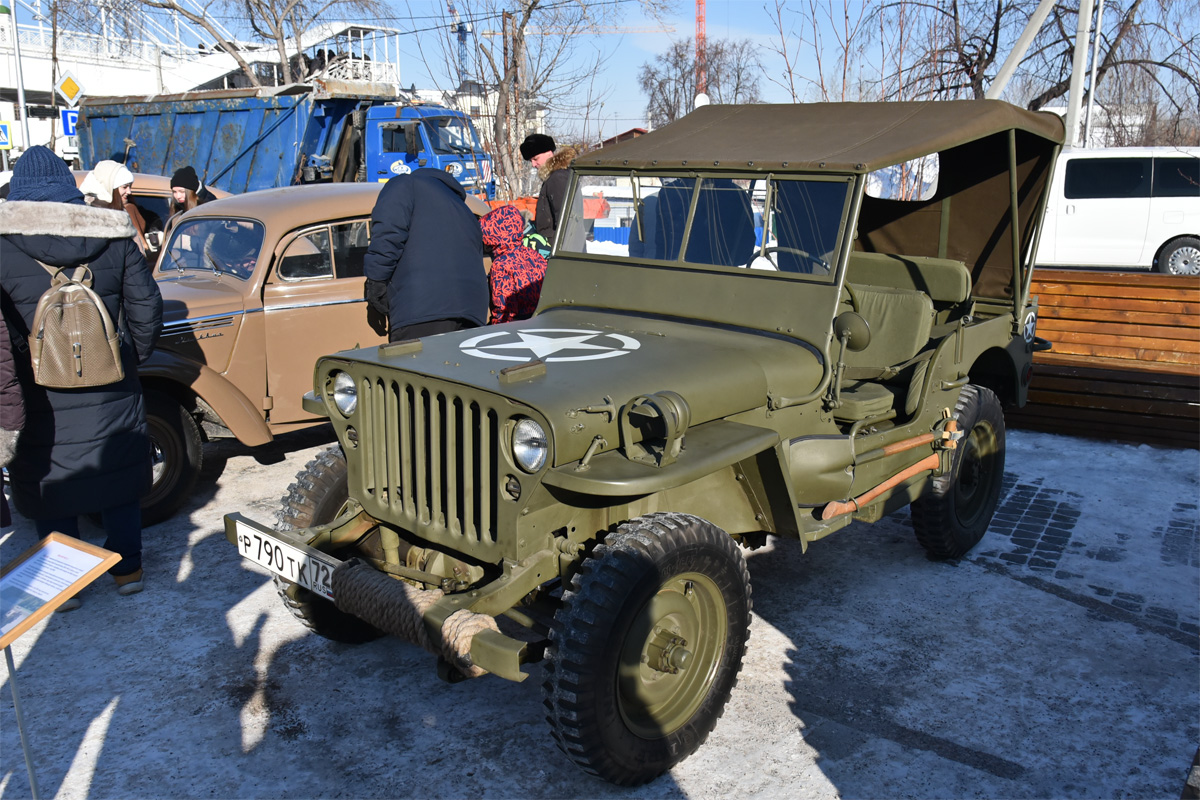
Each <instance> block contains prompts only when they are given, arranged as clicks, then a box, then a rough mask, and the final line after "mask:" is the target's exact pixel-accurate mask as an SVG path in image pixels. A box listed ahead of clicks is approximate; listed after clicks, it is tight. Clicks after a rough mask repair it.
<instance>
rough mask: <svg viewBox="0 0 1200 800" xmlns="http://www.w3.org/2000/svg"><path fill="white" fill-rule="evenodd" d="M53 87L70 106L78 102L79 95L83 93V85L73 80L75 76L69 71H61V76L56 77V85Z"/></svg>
mask: <svg viewBox="0 0 1200 800" xmlns="http://www.w3.org/2000/svg"><path fill="white" fill-rule="evenodd" d="M54 88H55V89H57V90H58V93H59V94H60V95H61V96H62V98H63V99H64V100H66V101H67V103H68V104H69V105H72V106H73V105H75V104H76V103H78V102H79V96H80V95H81V94H83V87H82V86H80V85H79V82H78V81H76V80H75V76H74V75H72V74H71V73H69V72H64V73H63V76H62V77H61V78H59V79H58V85H57V86H55V87H54Z"/></svg>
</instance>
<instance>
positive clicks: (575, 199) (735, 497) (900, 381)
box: [226, 101, 1063, 784]
mask: <svg viewBox="0 0 1200 800" xmlns="http://www.w3.org/2000/svg"><path fill="white" fill-rule="evenodd" d="M1062 137H1063V126H1062V123H1061V121H1060V120H1059V118H1058V117H1056V116H1054V115H1050V114H1038V113H1029V112H1025V111H1022V110H1020V109H1017V108H1015V107H1013V106H1010V105H1007V104H1004V103H1001V102H998V101H961V102H958V101H956V102H942V103H887V104H815V105H789V106H769V105H758V106H744V107H735V106H708V107H705V108H701V109H699V110H697V111H696V112H694V113H692V114H690V115H688V116H687V117H685V118H684V119H682V120H680V121H678V122H676V123H674V124H671V125H669V126H666V127H664V128H662V129H661V130H658V131H655V132H653V133H650V134H647V135H645V136H642V137H640V138H638V139H634V140H632V141H629V142H626V143H623V144H620V145H617V146H615V147H611V148H604V149H603V150H600V151H597V152H595V153H589V154H587V155H584V156H582V157H580V158H579V159H578V160H577V161H576V162H575V164H574V177H573V188H572V190H571V192H569V195H568V196H569V197H571V198H572V199H571V200H569V201H568V208H567V209H566V217H567V218H566V221H565V223H564V224H563V225H562V227H561V228H560V230H559V236H558V241H557V242H556V243H555V251H554V255H553V257H552V258H551V259H550V265H549V268H548V270H547V272H546V277H545V281H544V284H543V286H542V292H541V300H540V304H539V306H538V310H537V313H536V315H535V316H534V317H533V318H532V319H528V320H524V321H520V322H515V323H509V324H505V325H499V326H495V327H488V328H479V329H474V330H468V331H462V332H458V333H451V334H444V335H441V336H434V337H430V338H426V339H423V340H420V341H411V342H399V343H395V344H389V345H382V346H379V347H373V348H369V349H363V350H355V351H349V352H343V353H337V354H334V355H330V356H326V357H324V358H322V359H321V360H320V361H319V362H318V363H317V366H316V371H315V375H314V391H313V393H312V394H310V395H307V396H306V399H305V407H306V408H308V409H310V410H312V411H313V412H314V413H321V414H324V415H326V416H327V417H328V418H329V419H330V421H331V422H332V423H333V427H334V429H335V430H336V432H337V435H338V440H339V446H338V447H334V448H331V449H328V450H326V451H324V452H322V453H321V454H320V456H319V457H318V458H316V459H315V460H314V461H312V462H311V463H310V464H309V465H308V467H307V468H306V469H305V471H304V472H302V473H301V474H300V475H299V476H298V478H297V480H296V482H295V484H293V486H292V487H291V488H290V490H289V493H288V496H287V497H286V498H285V499H284V508H283V510H282V513H281V516H280V524H279V525H278V527H277V528H276V529H271V528H268V527H266V526H263V525H261V524H258V523H254V522H252V521H250V520H248V519H246V518H245V517H243V516H241V515H239V514H231V515H229V516H227V517H226V534H227V536H228V538H229V539H230V541H231V542H233V543H235V544H236V545H237V546H238V548H239V552H240V553H241V554H242V555H243V556H245V557H246V558H249V559H251V560H254V561H255V562H257V563H259V564H261V565H264V566H266V567H267V568H268V569H269V570H270V571H272V572H273V573H274V574H275V575H276V576H277V577H276V581H277V583H278V586H279V589H280V592H281V594H282V596H283V599H284V601H285V602H286V603H287V605H288V607H289V608H290V609H291V610H292V612H293V613H294V614H295V615H296V616H297V617H298V618H299V619H300V620H301V621H302V622H304V623H305V624H306V625H308V626H309V627H310V628H312V629H313V630H315V631H316V632H317V633H319V634H321V635H323V636H327V637H329V638H331V639H336V640H338V641H343V642H355V641H364V640H367V639H371V638H374V637H377V636H379V635H381V634H384V633H390V634H393V635H396V636H400V637H403V638H405V639H408V640H410V641H413V642H417V643H419V644H421V645H422V646H424V647H425V648H427V649H429V650H430V651H432V652H433V653H435V654H437V655H438V656H439V670H440V673H441V674H442V675H443V677H446V678H447V679H450V680H457V679H462V678H465V677H475V676H478V675H482V674H484V673H486V672H492V673H495V674H496V675H499V676H501V677H504V678H508V679H510V680H514V681H520V680H524V679H525V678H526V677H527V676H528V674H529V673H528V672H527V671H526V666H527V665H528V664H530V663H532V662H536V661H544V667H543V669H542V673H543V685H544V692H545V705H546V708H547V720H548V721H549V723H550V728H551V732H552V734H553V736H554V738H555V739H556V741H557V743H558V745H559V747H560V748H561V749H562V750H563V752H564V753H566V755H567V756H568V757H570V758H571V759H572V760H573V761H574V762H575V763H576V764H578V765H579V766H580V767H582V768H583V769H585V770H587V771H589V772H591V773H593V774H596V775H599V776H600V777H602V778H605V779H607V780H610V781H613V782H615V783H620V784H637V783H641V782H644V781H647V780H650V779H652V778H654V777H655V776H657V775H659V774H661V773H662V772H663V771H665V770H667V769H669V768H670V767H671V766H672V765H674V764H676V763H678V762H679V761H680V760H682V759H683V758H685V757H687V756H688V755H689V754H690V753H692V752H693V751H695V749H696V748H697V747H698V746H699V745H700V744H701V743H702V742H703V741H704V739H705V737H706V736H707V735H708V733H709V732H710V731H711V730H712V729H713V727H714V726H715V724H716V722H717V719H718V718H719V717H720V715H721V713H722V711H723V709H724V707H725V704H726V701H727V700H728V699H729V697H730V693H731V691H732V689H733V687H734V685H735V683H736V680H737V675H738V671H739V669H740V667H741V663H742V657H743V653H744V650H745V646H746V640H747V636H748V630H749V624H750V608H751V604H750V582H749V574H748V572H747V570H746V564H745V561H744V559H743V556H742V552H741V549H740V548H741V547H747V548H754V547H757V546H760V545H762V544H763V543H764V542H765V540H766V536H767V535H768V534H773V535H775V536H777V537H781V538H791V539H799V540H800V545H801V547H804V548H807V547H808V545H809V544H810V543H811V542H815V541H816V540H818V539H821V538H823V537H825V536H827V535H829V534H830V533H833V532H834V531H837V530H839V529H841V528H844V527H846V526H848V525H850V524H851V523H853V522H855V521H862V522H874V521H876V520H878V519H880V518H881V517H883V516H884V515H886V514H890V513H892V512H894V511H896V510H898V509H901V508H903V507H905V506H909V505H911V509H912V510H911V514H912V522H913V527H914V529H915V531H916V538H917V541H918V542H919V543H920V544H921V546H923V547H924V548H925V549H926V550H927V551H928V552H929V553H930V554H931V555H932V556H934V557H937V558H958V557H961V556H962V555H964V554H965V553H966V552H967V551H969V550H970V549H971V548H972V547H973V546H974V545H975V544H976V543H977V542H978V541H979V540H980V538H981V537H982V536H983V534H984V532H985V531H986V530H987V528H988V525H989V523H990V521H991V518H992V514H993V512H994V510H995V508H996V505H997V502H998V500H999V496H1000V488H1001V479H1002V475H1003V469H1004V415H1003V411H1002V407H1003V406H1004V405H1006V404H1007V405H1020V404H1022V403H1024V401H1025V396H1026V392H1027V389H1028V386H1029V380H1030V375H1031V372H1032V368H1031V356H1032V353H1033V351H1034V350H1035V349H1036V348H1037V347H1039V346H1042V343H1041V342H1040V340H1038V339H1036V337H1035V335H1034V334H1035V324H1036V303H1035V301H1034V299H1033V298H1031V297H1030V296H1029V282H1030V266H1031V265H1030V258H1029V254H1030V253H1031V252H1033V251H1034V249H1035V248H1036V245H1037V232H1038V227H1039V222H1040V220H1041V217H1042V210H1043V207H1044V204H1045V194H1046V187H1047V185H1048V183H1047V182H1048V178H1049V174H1050V171H1051V169H1052V165H1053V164H1054V161H1055V157H1056V154H1057V152H1058V149H1059V145H1060V143H1061V141H1062ZM598 196H602V197H603V198H604V201H605V203H604V205H605V206H606V207H607V208H608V213H609V217H608V218H607V219H604V220H594V219H591V218H590V217H591V216H592V215H591V214H585V213H584V205H585V202H586V201H587V200H588V199H589V198H596V197H598ZM589 207H590V208H591V209H595V208H596V207H597V204H596V203H592V204H590V205H589ZM598 223H602V224H607V225H609V226H623V227H626V228H627V231H628V235H629V243H628V244H627V245H626V244H624V243H623V242H621V243H614V242H612V241H611V238H612V234H613V231H612V230H610V231H606V232H605V231H602V230H601V227H597V225H598ZM600 234H607V235H608V236H609V238H610V241H602V240H601V239H602V238H603V236H602V235H600Z"/></svg>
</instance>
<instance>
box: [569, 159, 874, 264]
mask: <svg viewBox="0 0 1200 800" xmlns="http://www.w3.org/2000/svg"><path fill="white" fill-rule="evenodd" d="M851 185H852V184H851V179H850V178H849V177H842V176H838V177H834V178H832V179H827V178H824V177H823V176H822V177H820V178H815V177H813V178H809V177H803V178H771V179H766V178H762V177H759V176H754V177H750V176H747V177H745V178H737V177H733V178H730V177H718V176H701V177H694V176H679V175H668V174H662V175H653V174H647V173H638V174H636V175H632V176H599V175H583V176H580V178H579V191H578V192H577V194H576V196H575V197H574V198H573V199H572V202H571V203H570V208H569V209H568V210H567V214H566V216H565V220H564V229H563V231H562V233H561V237H560V240H559V243H558V248H559V251H560V252H564V253H568V252H575V253H594V254H604V255H606V256H616V257H621V256H625V257H629V258H639V259H649V260H653V261H668V262H676V263H678V262H683V263H686V264H698V265H708V266H717V267H740V268H744V269H753V270H765V271H771V272H781V273H791V274H796V275H804V276H809V277H814V278H822V279H827V280H832V273H833V270H834V266H835V264H836V262H837V252H838V247H839V243H840V241H841V235H842V220H843V219H844V217H845V215H846V214H845V212H846V206H847V203H848V202H849V198H850V186H851ZM689 215H690V225H689ZM764 239H765V241H764Z"/></svg>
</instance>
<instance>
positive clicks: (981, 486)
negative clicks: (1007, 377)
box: [911, 384, 1004, 558]
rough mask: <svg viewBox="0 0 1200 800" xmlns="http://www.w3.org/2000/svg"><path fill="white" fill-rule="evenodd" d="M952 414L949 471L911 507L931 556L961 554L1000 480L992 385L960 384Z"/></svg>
mask: <svg viewBox="0 0 1200 800" xmlns="http://www.w3.org/2000/svg"><path fill="white" fill-rule="evenodd" d="M954 418H955V419H956V420H957V421H958V429H959V430H960V431H963V438H962V439H960V440H959V442H958V447H957V448H956V449H955V450H952V451H951V455H950V471H949V472H947V473H946V474H945V475H942V476H939V477H937V478H934V479H933V492H932V493H930V494H928V495H926V496H924V497H921V498H919V499H917V500H914V501H913V504H912V509H911V511H912V523H913V529H914V530H915V531H916V533H917V541H918V542H920V543H921V546H922V547H924V548H925V550H926V552H928V553H929V555H930V556H932V557H934V558H961V557H962V556H964V555H966V554H967V552H968V551H969V550H970V549H971V548H972V547H974V546H975V545H977V544H978V543H979V540H980V539H982V538H983V535H984V534H985V533H987V529H988V526H989V525H991V524H992V515H993V514H995V513H996V506H997V504H998V503H999V502H1000V486H1001V483H1002V481H1003V480H1004V410H1003V409H1002V408H1001V407H1000V401H999V399H997V398H996V395H995V394H994V393H993V392H992V390H991V389H987V388H984V387H983V386H973V385H969V384H968V385H967V386H964V387H963V390H962V392H961V393H960V394H959V396H958V403H957V404H955V407H954Z"/></svg>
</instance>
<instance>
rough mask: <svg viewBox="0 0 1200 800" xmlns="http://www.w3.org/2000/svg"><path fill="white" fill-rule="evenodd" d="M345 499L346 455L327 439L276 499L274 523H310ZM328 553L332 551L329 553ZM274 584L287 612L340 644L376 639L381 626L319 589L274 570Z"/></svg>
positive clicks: (329, 516) (334, 512)
mask: <svg viewBox="0 0 1200 800" xmlns="http://www.w3.org/2000/svg"><path fill="white" fill-rule="evenodd" d="M349 499H350V490H349V482H348V473H347V469H346V456H345V454H344V453H342V448H341V447H340V446H339V445H336V444H335V445H330V446H329V447H327V448H325V449H324V450H322V451H321V452H320V453H318V454H317V457H316V458H314V459H313V460H312V461H309V462H308V463H307V464H305V465H304V469H302V470H301V471H300V473H299V474H297V475H296V480H295V481H294V482H293V483H292V485H291V486H289V487H288V491H287V495H286V496H285V497H284V498H283V500H282V501H281V502H282V503H283V507H282V508H280V510H279V515H278V518H277V519H278V524H277V525H276V527H277V528H278V529H279V530H281V531H292V530H299V529H301V528H311V527H313V526H314V525H324V524H326V523H328V522H332V521H333V520H335V519H337V518H338V517H339V516H340V515H341V513H342V511H344V510H345V508H346V503H347V502H348V501H349ZM333 555H338V554H337V553H334V554H333ZM275 589H276V590H277V591H278V592H279V596H280V597H282V598H283V604H284V605H285V606H287V609H288V611H290V612H291V613H292V616H293V617H295V618H296V619H298V620H300V622H302V623H303V624H304V626H305V627H307V628H308V629H309V630H311V631H313V632H314V633H316V634H318V635H320V636H324V637H325V638H326V639H332V640H333V641H335V642H343V643H345V644H360V643H362V642H369V641H372V640H373V639H378V638H379V637H380V636H382V635H383V632H382V631H380V630H379V629H378V628H376V627H374V626H373V625H368V624H367V623H366V622H364V621H362V620H361V619H359V618H358V617H356V616H354V615H353V614H347V613H345V612H344V611H339V610H338V608H337V606H335V605H334V604H333V603H331V602H329V601H328V600H326V599H325V598H324V597H321V596H320V595H316V594H313V593H312V592H310V591H308V590H307V589H305V588H303V587H301V586H299V585H298V584H295V583H292V582H291V581H285V580H284V579H283V578H280V577H278V576H276V578H275Z"/></svg>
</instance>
